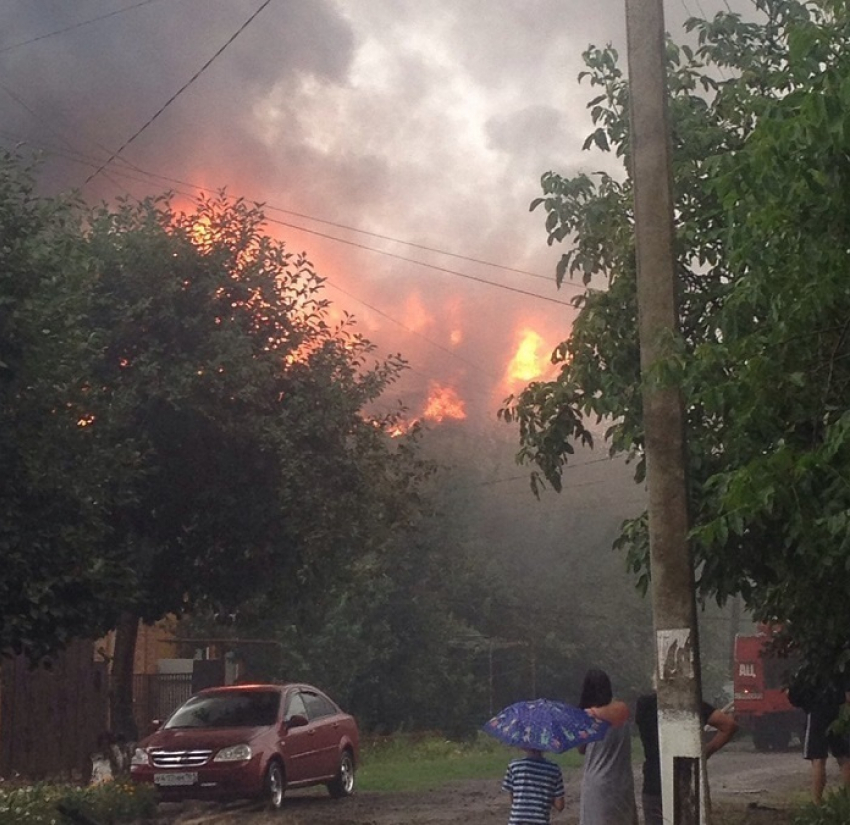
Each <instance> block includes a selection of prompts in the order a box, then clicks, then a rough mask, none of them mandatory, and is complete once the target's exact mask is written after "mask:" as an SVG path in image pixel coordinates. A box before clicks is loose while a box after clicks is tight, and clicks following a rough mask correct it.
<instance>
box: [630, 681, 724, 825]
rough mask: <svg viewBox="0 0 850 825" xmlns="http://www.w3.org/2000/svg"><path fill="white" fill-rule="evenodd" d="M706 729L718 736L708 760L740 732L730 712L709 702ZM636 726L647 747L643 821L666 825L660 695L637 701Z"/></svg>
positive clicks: (711, 742) (709, 746)
mask: <svg viewBox="0 0 850 825" xmlns="http://www.w3.org/2000/svg"><path fill="white" fill-rule="evenodd" d="M700 718H701V720H702V724H703V726H705V725H708V726H709V727H712V728H714V729H715V731H716V733H715V734H714V736H713V737H712V738H711V739H710V740H709V741H708V744H707V745H706V746H705V757H706V759H708V757H709V756H711V755H712V754H714V753H717V751H719V750H720V749H721V748H722V747H723V746H724V745H725V744H726V743H727V742H728V741H729V740H730V739H731V738H732V737H733V736H734V735H735V733H736V732H737V730H738V723H737V722H736V721H735V720H734V719H733V718H732V717H731V716H729V715H728V714H727V713H724V712H723V711H722V710H718V709H717V708H715V707H714V706H713V705H709V704H708V702H703V703H702V713H701V716H700ZM635 724H636V725H637V727H638V731H639V732H640V741H641V743H642V744H643V756H644V762H643V792H642V800H641V801H642V803H643V819H644V823H645V825H663V822H664V817H663V814H662V810H661V749H660V747H659V744H658V694H657V693H655V692H653V693H648V694H646V695H644V696H641V697H640V698H639V699H638V700H637V708H636V710H635Z"/></svg>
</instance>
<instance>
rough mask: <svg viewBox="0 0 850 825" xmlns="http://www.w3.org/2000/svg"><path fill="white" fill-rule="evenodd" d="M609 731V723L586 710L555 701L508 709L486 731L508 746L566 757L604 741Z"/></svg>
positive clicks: (523, 703)
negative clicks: (569, 751)
mask: <svg viewBox="0 0 850 825" xmlns="http://www.w3.org/2000/svg"><path fill="white" fill-rule="evenodd" d="M609 727H610V725H609V724H608V722H603V721H602V720H601V719H595V718H594V717H593V716H591V715H590V714H589V713H588V712H587V711H586V710H583V709H582V708H577V707H575V706H573V705H568V704H566V703H564V702H555V701H552V700H551V699H532V700H530V701H527V702H516V703H515V704H513V705H508V707H506V708H504V709H503V710H501V711H499V713H497V714H496V715H495V716H494V717H493V718H492V719H491V720H490V721H489V722H487V724H486V725H484V728H483V730H484V732H485V733H489V734H490V735H491V736H494V737H495V738H496V739H498V740H499V741H500V742H504V743H505V744H506V745H513V746H514V747H517V748H529V749H531V750H539V751H550V752H551V753H563V752H564V751H568V750H569V749H570V748H576V747H578V746H579V745H587V744H589V743H590V742H596V741H598V740H599V739H602V738H604V736H605V733H606V732H607V730H608V728H609Z"/></svg>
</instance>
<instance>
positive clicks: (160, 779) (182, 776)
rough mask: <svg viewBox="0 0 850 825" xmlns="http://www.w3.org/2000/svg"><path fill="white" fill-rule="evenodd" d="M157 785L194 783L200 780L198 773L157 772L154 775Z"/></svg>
mask: <svg viewBox="0 0 850 825" xmlns="http://www.w3.org/2000/svg"><path fill="white" fill-rule="evenodd" d="M153 781H154V784H155V785H169V786H174V785H194V784H195V783H196V782H197V781H198V774H197V773H195V772H192V773H155V774H154V775H153Z"/></svg>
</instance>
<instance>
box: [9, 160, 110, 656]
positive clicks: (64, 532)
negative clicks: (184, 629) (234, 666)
mask: <svg viewBox="0 0 850 825" xmlns="http://www.w3.org/2000/svg"><path fill="white" fill-rule="evenodd" d="M34 187H35V184H34V170H33V169H32V168H31V167H27V166H25V165H24V164H23V163H22V161H21V160H20V159H19V158H17V157H14V156H12V155H9V154H4V155H3V156H2V157H0V467H2V472H0V557H2V565H0V605H2V609H0V649H2V650H7V649H13V650H15V651H17V652H20V651H22V650H27V651H29V652H30V653H32V654H33V656H34V657H35V658H38V657H40V656H41V655H43V654H45V653H47V652H48V651H49V650H50V649H52V648H55V647H56V646H61V645H63V644H64V643H66V642H67V641H69V640H70V639H71V638H73V637H74V636H85V635H87V634H89V633H93V632H98V631H100V630H102V629H104V628H105V627H108V626H109V622H110V621H111V620H112V619H113V618H114V612H113V611H111V610H110V606H109V605H108V604H107V603H104V602H102V601H101V596H102V594H103V593H104V592H109V591H110V590H120V588H121V587H122V585H123V583H124V581H125V576H124V574H123V571H122V570H121V569H120V568H119V567H117V566H116V565H115V564H113V563H112V562H111V561H110V560H109V559H108V558H104V557H102V556H101V555H100V553H99V552H98V551H97V549H96V548H97V547H99V546H100V544H101V542H102V541H103V540H104V537H105V534H106V531H107V525H106V521H105V518H104V512H103V509H102V506H101V495H100V492H101V490H102V484H103V482H104V480H105V475H104V468H105V467H106V466H107V462H108V461H109V456H108V455H107V454H104V453H99V452H98V451H97V450H96V449H93V448H92V449H89V447H91V444H90V440H89V439H88V438H87V436H88V434H87V433H85V432H84V431H83V428H81V427H80V426H79V423H80V412H79V410H80V408H81V406H82V405H83V401H84V384H85V375H84V371H83V367H82V364H83V363H84V362H85V358H86V353H87V351H88V346H89V342H88V330H87V329H86V327H85V325H84V324H83V323H82V319H83V317H84V315H85V311H86V306H85V298H84V296H85V285H86V283H87V279H88V274H89V267H88V256H87V253H86V250H85V244H84V241H83V236H82V228H81V223H80V214H79V210H78V208H77V207H78V205H77V204H75V203H74V202H72V201H69V200H59V199H57V200H52V201H45V200H42V199H41V198H39V197H38V196H37V195H36V194H35V188H34Z"/></svg>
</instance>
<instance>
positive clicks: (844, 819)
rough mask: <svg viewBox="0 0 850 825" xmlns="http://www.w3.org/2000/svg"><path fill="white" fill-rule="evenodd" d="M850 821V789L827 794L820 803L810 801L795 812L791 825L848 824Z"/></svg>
mask: <svg viewBox="0 0 850 825" xmlns="http://www.w3.org/2000/svg"><path fill="white" fill-rule="evenodd" d="M848 822H850V791H848V790H847V789H846V788H843V789H842V790H840V791H835V792H834V793H829V794H826V795H825V796H824V798H823V802H822V803H821V804H820V805H815V804H813V803H809V804H808V805H806V806H805V807H803V808H801V809H800V810H799V812H797V813H796V814H794V816H793V818H792V819H791V825H847V823H848Z"/></svg>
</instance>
